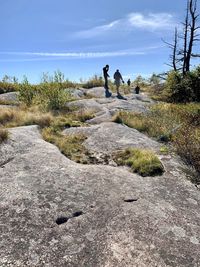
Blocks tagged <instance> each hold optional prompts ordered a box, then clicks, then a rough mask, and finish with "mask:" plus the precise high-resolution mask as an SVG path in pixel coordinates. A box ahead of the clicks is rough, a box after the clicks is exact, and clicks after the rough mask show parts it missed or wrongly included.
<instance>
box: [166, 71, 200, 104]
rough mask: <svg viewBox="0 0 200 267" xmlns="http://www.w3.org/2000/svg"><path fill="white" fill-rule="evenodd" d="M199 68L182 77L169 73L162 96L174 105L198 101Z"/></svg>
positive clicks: (199, 98) (178, 74) (199, 95)
mask: <svg viewBox="0 0 200 267" xmlns="http://www.w3.org/2000/svg"><path fill="white" fill-rule="evenodd" d="M199 77H200V66H198V67H197V68H196V69H194V70H192V71H190V72H188V73H186V75H184V76H182V74H181V73H180V72H175V71H171V72H169V74H168V76H167V80H166V83H165V89H164V91H163V95H164V96H165V98H166V100H168V101H170V102H174V103H181V102H182V103H186V102H192V101H197V102H199V101H200V90H199V88H200V78H199Z"/></svg>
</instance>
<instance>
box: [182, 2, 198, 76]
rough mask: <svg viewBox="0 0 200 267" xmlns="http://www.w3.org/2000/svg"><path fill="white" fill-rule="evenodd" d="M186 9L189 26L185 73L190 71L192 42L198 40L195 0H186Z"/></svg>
mask: <svg viewBox="0 0 200 267" xmlns="http://www.w3.org/2000/svg"><path fill="white" fill-rule="evenodd" d="M188 2H189V3H188V5H189V6H188V9H189V13H190V21H189V24H188V28H189V41H188V48H187V52H186V57H185V73H186V72H189V71H190V61H191V58H192V50H193V46H194V43H195V42H196V41H199V39H198V38H197V37H198V36H199V34H198V33H197V31H198V29H200V27H198V26H196V24H197V19H198V17H199V14H197V0H188Z"/></svg>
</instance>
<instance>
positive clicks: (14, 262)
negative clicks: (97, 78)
mask: <svg viewBox="0 0 200 267" xmlns="http://www.w3.org/2000/svg"><path fill="white" fill-rule="evenodd" d="M80 101H81V100H80ZM101 101H103V100H101ZM105 102H106V105H110V104H111V103H112V101H111V102H109V103H107V100H105ZM79 103H82V102H79ZM100 105H101V104H100ZM113 105H114V104H113ZM119 105H120V104H119ZM77 130H79V131H83V132H84V133H85V134H86V135H87V136H88V139H87V140H86V141H85V145H86V146H87V148H88V149H89V150H90V151H92V152H94V153H95V152H96V151H97V152H100V153H111V152H113V151H115V150H117V149H121V148H125V147H126V146H139V147H141V146H142V147H148V148H151V149H152V150H154V151H155V152H156V153H158V154H159V147H160V145H159V144H158V143H157V142H155V141H152V140H150V139H149V138H147V137H146V136H144V135H143V134H140V133H138V132H137V131H136V130H133V129H129V128H128V127H126V126H123V125H118V124H114V123H110V122H108V123H101V124H99V125H92V126H91V127H87V128H82V129H81V128H80V129H76V131H77ZM70 131H71V132H73V131H74V129H69V130H68V131H66V133H69V132H70ZM159 157H160V159H161V160H162V163H163V164H164V166H165V173H164V174H163V175H162V176H157V177H145V178H142V177H140V176H138V175H136V174H133V173H131V172H130V171H129V170H128V169H127V168H123V167H113V166H106V165H81V164H77V163H75V162H72V161H71V160H69V159H67V158H66V157H65V156H64V155H62V154H61V153H60V151H59V150H58V148H56V147H55V146H54V145H52V144H49V143H47V142H45V141H44V140H43V139H42V137H41V135H40V132H39V129H38V127H37V126H26V127H18V128H13V129H10V139H9V140H8V141H7V142H6V143H3V144H1V145H0V229H1V239H0V266H1V267H7V266H11V267H25V266H26V267H27V266H29V267H44V266H45V267H116V266H119V267H129V266H130V267H133V266H134V267H169V266H172V267H198V266H200V253H199V251H200V213H199V208H200V207H199V202H200V192H199V191H198V190H197V189H196V187H195V186H194V185H193V184H191V182H190V181H188V180H187V179H186V176H185V174H184V172H183V170H182V167H183V165H182V163H181V162H180V161H179V160H178V159H177V158H175V157H173V156H169V155H168V156H161V155H159ZM61 222H64V223H62V224H59V223H61Z"/></svg>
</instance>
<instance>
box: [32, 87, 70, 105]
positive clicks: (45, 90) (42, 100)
mask: <svg viewBox="0 0 200 267" xmlns="http://www.w3.org/2000/svg"><path fill="white" fill-rule="evenodd" d="M71 100H72V97H71V94H70V93H69V92H67V91H65V90H63V89H60V86H59V85H58V84H42V85H40V87H39V93H38V94H37V97H36V98H35V101H34V103H37V104H39V105H41V106H42V107H43V108H45V109H47V110H60V109H62V108H64V107H65V106H66V103H67V102H69V101H71Z"/></svg>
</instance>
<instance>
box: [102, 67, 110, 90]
mask: <svg viewBox="0 0 200 267" xmlns="http://www.w3.org/2000/svg"><path fill="white" fill-rule="evenodd" d="M108 71H109V65H106V66H105V67H104V68H103V77H104V80H105V85H104V87H105V89H108V78H109V77H110V76H109V74H108Z"/></svg>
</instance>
